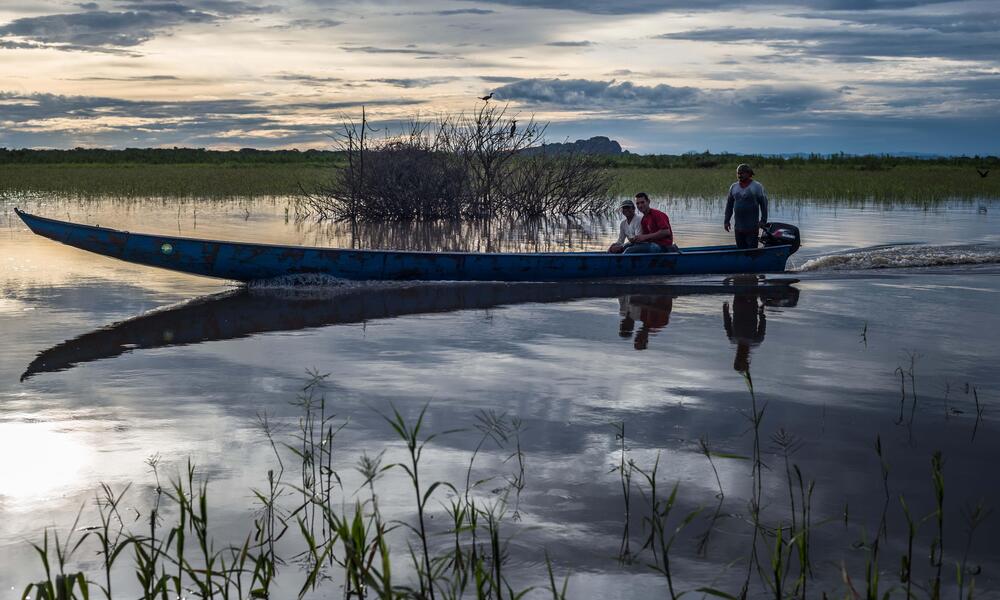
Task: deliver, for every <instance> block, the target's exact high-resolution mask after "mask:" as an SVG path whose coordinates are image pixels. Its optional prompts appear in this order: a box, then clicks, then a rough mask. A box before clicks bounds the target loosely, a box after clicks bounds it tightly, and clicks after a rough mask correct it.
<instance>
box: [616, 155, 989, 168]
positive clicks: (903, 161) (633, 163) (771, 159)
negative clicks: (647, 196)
mask: <svg viewBox="0 0 1000 600" xmlns="http://www.w3.org/2000/svg"><path fill="white" fill-rule="evenodd" d="M607 161H608V162H607V166H608V167H611V168H617V167H633V168H646V169H717V168H722V167H732V168H735V167H736V165H738V164H740V163H747V164H750V165H752V166H753V167H755V168H760V167H765V166H770V167H777V168H781V167H784V166H789V167H795V166H830V167H837V168H841V169H844V168H846V169H857V170H866V171H881V170H886V169H891V168H893V167H899V166H919V165H933V166H947V167H970V168H971V167H975V168H990V167H996V166H1000V158H998V157H996V156H931V157H926V156H897V155H891V154H865V155H858V154H844V153H839V154H795V155H768V154H731V153H722V154H713V153H711V152H701V153H695V152H689V153H686V154H631V153H624V154H619V155H615V156H608V157H607Z"/></svg>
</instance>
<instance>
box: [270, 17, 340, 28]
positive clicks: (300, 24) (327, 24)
mask: <svg viewBox="0 0 1000 600" xmlns="http://www.w3.org/2000/svg"><path fill="white" fill-rule="evenodd" d="M343 24H344V22H343V21H338V20H336V19H295V20H293V21H289V22H288V23H286V24H284V25H274V26H273V27H271V29H331V28H333V27H339V26H341V25H343Z"/></svg>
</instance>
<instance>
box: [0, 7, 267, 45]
mask: <svg viewBox="0 0 1000 600" xmlns="http://www.w3.org/2000/svg"><path fill="white" fill-rule="evenodd" d="M95 6H96V5H95ZM119 7H120V8H122V9H123V10H120V11H107V10H97V9H91V8H89V7H88V8H87V10H86V12H79V13H63V14H51V15H43V16H38V17H23V18H20V19H14V20H13V21H10V22H8V23H6V24H4V25H0V37H8V38H9V37H13V38H20V41H18V40H9V39H8V40H0V42H2V43H3V44H4V46H3V47H7V48H10V47H11V44H12V43H13V44H16V43H24V42H30V43H34V44H37V45H39V46H44V47H48V48H54V49H57V50H68V51H91V52H95V51H109V50H114V49H121V48H130V47H134V46H138V45H140V44H142V43H144V42H147V41H149V40H150V39H152V38H154V37H156V36H157V35H160V34H163V33H165V32H168V31H171V30H173V29H176V28H178V27H181V26H184V25H192V24H205V23H214V22H217V21H219V20H220V19H222V18H228V17H234V16H240V15H245V14H257V13H261V12H266V11H269V10H270V9H268V8H262V7H258V6H254V5H250V4H247V3H246V2H237V1H226V0H195V1H193V2H188V3H180V2H151V3H141V2H132V3H124V4H121V5H119ZM15 47H20V48H25V47H27V46H15Z"/></svg>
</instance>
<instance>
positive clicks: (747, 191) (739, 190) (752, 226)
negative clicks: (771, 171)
mask: <svg viewBox="0 0 1000 600" xmlns="http://www.w3.org/2000/svg"><path fill="white" fill-rule="evenodd" d="M736 177H737V179H739V181H737V182H736V183H734V184H733V185H731V186H729V197H728V198H727V199H726V222H725V223H724V224H723V226H724V227H725V228H726V231H729V230H730V226H729V219H730V218H732V216H733V214H734V213H735V215H736V223H735V225H736V227H735V229H736V247H737V248H756V247H757V237H758V234H759V233H760V229H761V228H763V227H764V225H766V224H767V192H765V191H764V186H762V185H761V184H760V182H757V181H754V180H753V169H751V168H750V165H748V164H742V165H740V166H738V167H736ZM639 210H642V209H641V208H640V209H639Z"/></svg>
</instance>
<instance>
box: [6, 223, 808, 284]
mask: <svg viewBox="0 0 1000 600" xmlns="http://www.w3.org/2000/svg"><path fill="white" fill-rule="evenodd" d="M14 212H16V213H17V215H18V216H19V217H20V218H21V220H22V221H24V222H25V224H26V225H27V226H28V227H29V228H30V229H31V231H33V232H34V233H36V234H38V235H41V236H43V237H47V238H49V239H52V240H55V241H57V242H61V243H63V244H67V245H70V246H73V247H75V248H80V249H82V250H87V251H89V252H94V253H96V254H101V255H104V256H110V257H112V258H117V259H120V260H124V261H126V262H131V263H137V264H141V265H148V266H151V267H160V268H163V269H170V270H172V271H180V272H182V273H190V274H193V275H203V276H206V277H216V278H220V279H229V280H235V281H243V282H246V281H255V280H260V279H270V278H274V277H282V276H285V275H295V274H320V275H327V276H331V277H336V278H340V279H350V280H358V281H398V280H417V281H419V280H423V281H537V282H541V281H559V280H573V279H606V278H615V277H620V278H634V277H645V276H653V275H701V274H738V273H775V272H780V271H784V270H785V263H786V262H787V260H788V257H789V256H791V255H792V253H794V252H795V251H796V250H798V248H799V236H798V230H797V229H796V228H795V227H792V226H790V225H784V224H781V223H772V224H770V225H769V227H768V229H767V230H765V236H764V240H765V245H764V246H763V247H760V248H754V249H743V250H741V249H737V248H736V247H735V246H703V247H696V248H686V249H683V250H681V251H680V252H672V253H663V254H608V253H604V252H550V253H495V252H419V251H402V250H353V249H340V248H317V247H304V246H282V245H275V244H253V243H245V242H225V241H216V240H202V239H194V238H185V237H176V236H162V235H152V234H143V233H131V232H128V231H120V230H117V229H110V228H107V227H96V226H92V225H81V224H78V223H71V222H69V221H59V220H56V219H49V218H46V217H39V216H36V215H32V214H29V213H26V212H24V211H22V210H19V209H17V208H15V209H14Z"/></svg>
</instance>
